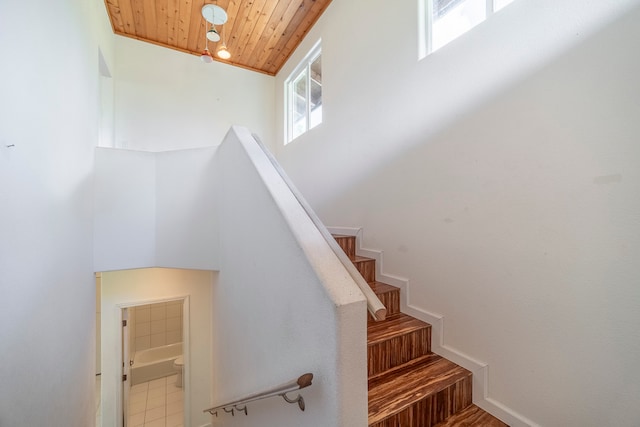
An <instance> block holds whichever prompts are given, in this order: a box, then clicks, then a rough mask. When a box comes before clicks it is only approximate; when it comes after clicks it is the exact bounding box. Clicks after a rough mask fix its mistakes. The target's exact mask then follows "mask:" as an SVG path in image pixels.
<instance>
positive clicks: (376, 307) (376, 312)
mask: <svg viewBox="0 0 640 427" xmlns="http://www.w3.org/2000/svg"><path fill="white" fill-rule="evenodd" d="M253 139H255V141H256V142H257V143H258V146H259V147H260V148H261V149H262V151H263V152H264V153H265V154H266V156H267V158H268V159H269V161H270V162H271V164H272V165H273V167H274V168H275V169H276V171H277V172H278V174H279V175H280V176H281V177H282V179H283V180H284V182H285V184H287V186H288V187H289V189H290V190H291V192H292V193H293V196H294V197H295V198H296V200H298V203H300V206H302V208H303V209H304V210H305V212H306V213H307V215H308V216H309V218H310V219H311V221H312V222H313V224H314V225H315V226H316V228H317V229H318V230H319V231H320V234H321V235H322V237H324V240H326V242H327V243H328V244H329V247H330V248H331V250H333V252H334V253H335V254H336V256H337V257H338V259H339V260H340V262H341V263H342V265H344V267H345V268H346V269H347V272H348V273H349V275H350V276H351V278H353V280H354V282H356V284H357V285H358V287H359V288H360V290H361V291H362V293H363V294H364V297H365V298H366V300H367V310H368V311H369V313H371V316H372V317H373V319H374V320H375V321H382V320H384V319H385V318H386V317H387V308H386V307H385V306H384V304H382V301H380V299H379V298H378V296H377V295H376V294H375V292H373V290H372V289H371V287H370V286H369V284H368V283H367V282H366V281H365V280H364V278H363V277H362V275H361V274H360V272H359V271H358V269H357V268H356V267H355V266H354V265H353V263H352V262H351V260H350V259H349V257H348V256H347V255H346V254H345V253H344V251H343V250H342V248H341V247H340V246H339V245H338V243H337V242H336V240H335V239H334V238H333V236H332V235H331V233H329V230H327V228H326V227H325V226H324V224H323V223H322V221H320V218H318V216H317V215H316V213H315V212H314V211H313V209H311V206H310V205H309V203H307V201H306V200H305V198H304V197H303V196H302V193H300V191H298V189H297V188H296V186H295V185H293V182H292V181H291V179H289V177H288V176H287V174H286V173H285V171H284V170H283V169H282V167H281V166H280V164H279V163H278V161H277V160H276V159H275V158H274V157H273V155H272V154H271V153H270V152H269V150H267V148H266V147H265V146H264V144H263V143H262V141H261V140H260V138H259V137H258V135H256V134H253Z"/></svg>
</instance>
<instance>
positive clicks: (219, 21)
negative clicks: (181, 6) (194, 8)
mask: <svg viewBox="0 0 640 427" xmlns="http://www.w3.org/2000/svg"><path fill="white" fill-rule="evenodd" d="M202 17H203V18H204V19H205V20H206V21H207V22H208V23H210V24H211V28H210V29H209V30H208V31H207V33H206V40H205V43H207V48H206V49H205V50H204V52H203V53H202V55H200V59H202V61H203V62H205V63H210V62H212V61H213V57H212V56H211V53H209V46H208V43H209V41H212V42H214V43H215V42H218V41H220V38H221V37H220V33H218V31H217V30H216V25H223V24H224V23H226V22H227V19H228V16H227V12H225V10H224V9H223V8H221V7H220V6H218V5H215V4H205V5H204V6H202ZM223 34H224V33H223ZM216 55H217V56H218V57H219V58H221V59H229V58H231V53H229V51H228V50H227V45H226V43H225V42H224V40H223V41H222V44H221V46H220V47H219V48H218V50H217V51H216Z"/></svg>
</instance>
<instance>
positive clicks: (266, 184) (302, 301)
mask: <svg viewBox="0 0 640 427" xmlns="http://www.w3.org/2000/svg"><path fill="white" fill-rule="evenodd" d="M214 167H215V169H216V174H217V175H216V177H215V182H216V183H217V185H216V188H215V194H216V205H217V218H218V220H219V224H220V230H219V251H218V253H219V254H220V269H219V271H218V273H217V276H216V277H215V279H214V283H213V288H212V304H213V306H212V322H211V324H212V335H213V340H212V354H213V357H212V374H213V375H212V398H211V406H212V407H214V408H215V407H217V406H220V405H221V404H223V403H224V402H237V401H238V400H240V401H242V400H243V399H246V396H253V395H255V394H256V393H257V392H260V391H262V390H270V389H271V388H272V387H273V384H282V383H285V382H286V381H288V380H290V379H291V377H292V376H295V375H296V374H298V373H299V372H313V386H312V387H308V388H305V389H304V391H303V394H304V400H305V401H306V409H305V411H304V412H303V411H300V410H298V409H297V408H292V407H294V406H295V405H282V403H281V402H280V401H279V399H263V400H257V401H252V403H251V412H252V413H254V414H259V416H255V417H252V416H249V417H238V416H235V417H232V416H228V417H225V419H224V422H225V426H228V427H240V426H241V427H254V426H255V427H259V426H260V427H261V426H265V425H274V426H275V425H277V426H283V427H287V426H291V427H294V426H300V425H304V426H307V427H326V426H328V425H331V426H363V427H364V426H366V425H367V412H368V411H367V356H366V348H367V346H366V324H367V315H366V310H367V304H366V299H365V297H364V295H363V293H362V292H361V291H360V288H359V287H358V285H357V284H356V283H355V281H354V279H353V278H352V277H351V275H350V274H349V272H348V271H347V269H346V267H345V265H344V264H343V263H342V262H341V261H340V260H339V258H338V256H337V255H336V253H335V251H334V250H333V249H332V248H331V246H330V244H329V242H328V241H327V239H326V238H325V236H324V235H323V233H322V232H321V231H320V230H319V227H317V226H316V225H315V224H314V221H312V219H311V218H310V216H309V214H308V213H307V212H306V211H305V209H304V208H303V207H302V206H301V204H300V202H299V200H298V199H297V198H296V197H295V196H294V194H293V192H292V190H291V189H290V187H289V186H288V185H287V183H286V182H285V181H284V179H283V177H282V176H281V175H280V173H279V172H278V171H277V170H276V168H275V167H274V164H273V163H272V161H271V159H270V158H269V157H268V155H267V154H266V153H265V151H264V150H263V149H262V148H261V147H260V145H259V143H258V142H257V141H256V140H255V139H254V137H253V136H252V135H251V132H250V131H249V130H248V129H246V128H243V127H238V126H234V127H232V128H231V129H230V131H229V132H228V133H227V136H226V137H225V139H224V141H223V142H222V144H221V145H220V146H219V148H218V150H217V152H216V159H215V164H214ZM323 229H324V228H323ZM325 230H326V229H325ZM233 407H235V405H233ZM233 407H232V408H231V409H233ZM242 407H243V406H242V405H240V404H239V408H237V409H242ZM202 409H204V408H201V410H202ZM227 409H228V410H229V408H228V407H227ZM237 409H236V410H237ZM213 412H215V410H213ZM212 421H214V420H212Z"/></svg>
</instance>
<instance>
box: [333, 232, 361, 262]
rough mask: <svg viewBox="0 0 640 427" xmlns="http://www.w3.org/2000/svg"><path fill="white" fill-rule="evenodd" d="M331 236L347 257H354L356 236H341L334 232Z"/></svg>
mask: <svg viewBox="0 0 640 427" xmlns="http://www.w3.org/2000/svg"><path fill="white" fill-rule="evenodd" d="M333 238H334V239H336V242H337V243H338V245H339V246H340V247H341V248H342V250H343V251H344V253H345V254H347V256H348V257H349V259H354V258H355V257H356V236H343V235H340V234H334V235H333Z"/></svg>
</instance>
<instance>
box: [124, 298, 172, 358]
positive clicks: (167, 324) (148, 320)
mask: <svg viewBox="0 0 640 427" xmlns="http://www.w3.org/2000/svg"><path fill="white" fill-rule="evenodd" d="M130 324H131V347H132V348H133V350H134V351H138V350H146V349H148V348H154V347H160V346H163V345H167V344H174V343H178V342H181V341H182V301H170V302H160V303H156V304H148V305H140V306H137V307H133V309H132V312H131V314H130Z"/></svg>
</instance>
